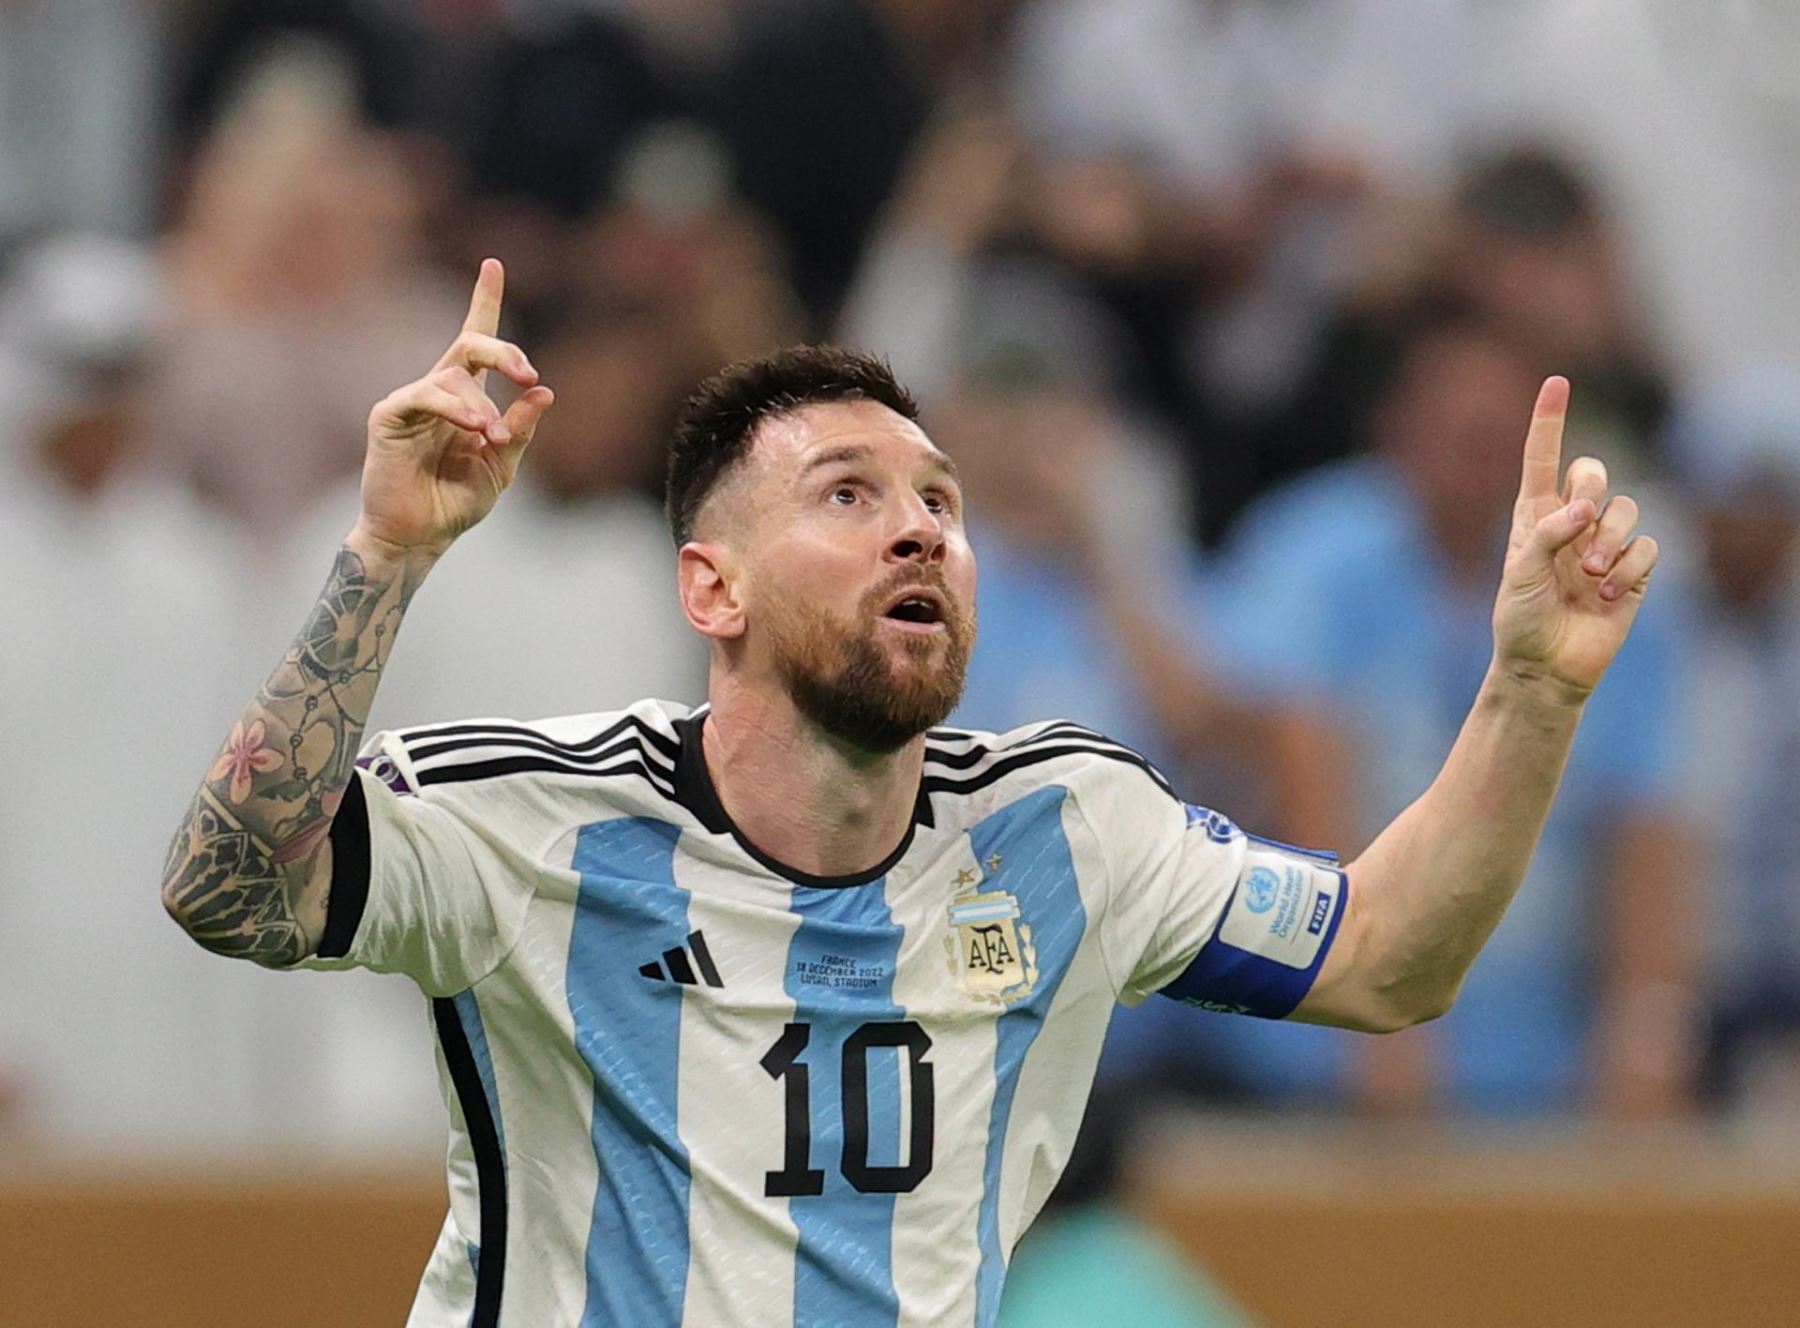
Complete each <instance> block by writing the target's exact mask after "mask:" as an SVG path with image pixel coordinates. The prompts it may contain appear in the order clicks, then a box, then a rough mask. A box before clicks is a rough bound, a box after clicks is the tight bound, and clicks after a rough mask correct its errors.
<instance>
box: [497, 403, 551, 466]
mask: <svg viewBox="0 0 1800 1328" xmlns="http://www.w3.org/2000/svg"><path fill="white" fill-rule="evenodd" d="M555 400H556V394H555V393H554V392H552V391H551V390H550V389H549V388H547V387H545V386H543V385H542V384H541V383H540V384H539V385H538V386H536V387H532V388H528V389H527V390H526V391H525V392H524V394H523V395H521V396H520V397H519V399H518V400H517V401H515V402H513V403H512V405H510V406H508V407H507V408H506V414H505V415H504V416H503V417H502V419H503V421H504V422H505V424H506V427H507V429H508V430H510V431H511V433H512V441H511V442H509V443H506V444H503V445H500V446H497V447H495V448H494V449H493V450H494V451H495V452H496V453H497V454H498V456H499V458H500V460H501V463H502V464H503V465H504V466H505V467H506V482H507V483H508V484H510V483H512V478H513V476H514V475H517V474H518V473H519V462H521V461H522V460H524V459H525V449H526V448H527V447H528V446H530V444H531V438H532V435H533V434H535V433H536V432H537V427H538V421H539V420H541V419H542V418H543V415H544V412H545V411H546V410H549V409H550V406H551V404H552V403H553V402H555Z"/></svg>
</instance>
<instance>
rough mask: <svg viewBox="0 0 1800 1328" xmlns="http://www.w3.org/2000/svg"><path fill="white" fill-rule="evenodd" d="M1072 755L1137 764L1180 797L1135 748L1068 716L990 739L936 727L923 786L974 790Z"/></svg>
mask: <svg viewBox="0 0 1800 1328" xmlns="http://www.w3.org/2000/svg"><path fill="white" fill-rule="evenodd" d="M950 744H955V745H954V746H952V745H950ZM1068 756H1097V757H1100V758H1101V759H1102V760H1108V761H1118V762H1121V763H1123V764H1125V765H1130V766H1134V767H1136V768H1137V769H1139V770H1142V771H1143V772H1144V774H1145V775H1147V776H1148V777H1149V778H1150V780H1151V782H1152V783H1154V784H1155V785H1156V786H1157V787H1158V788H1159V789H1161V790H1162V791H1163V792H1164V793H1166V794H1168V796H1169V797H1171V798H1175V799H1176V801H1180V799H1179V797H1178V796H1177V794H1176V793H1175V790H1174V788H1173V787H1172V786H1171V785H1170V783H1169V781H1168V780H1167V779H1166V778H1164V776H1163V773H1162V771H1160V770H1158V769H1157V768H1156V767H1155V766H1153V765H1152V764H1150V762H1149V761H1147V760H1145V759H1144V758H1143V757H1142V756H1140V755H1139V754H1138V753H1137V752H1134V751H1132V750H1131V748H1129V747H1127V746H1125V745H1124V744H1123V743H1117V742H1114V741H1113V740H1112V739H1111V738H1108V737H1107V736H1105V735H1104V734H1102V733H1096V732H1095V731H1094V730H1093V729H1090V728H1084V727H1083V726H1081V725H1080V724H1075V723H1072V722H1070V721H1068V720H1058V721H1056V722H1054V723H1050V724H1045V725H1042V726H1040V727H1038V728H1034V729H1032V730H1030V731H1029V732H1027V733H1026V735H1025V736H1024V737H1022V738H1014V739H1012V740H1010V741H1007V742H999V741H994V740H989V739H988V735H985V734H976V733H964V732H961V731H959V730H955V729H934V730H932V732H931V734H930V735H929V736H928V739H927V741H926V744H925V779H924V791H925V792H926V793H928V794H929V793H960V794H968V793H974V792H976V791H977V790H980V789H983V788H986V787H987V786H988V785H989V784H992V783H994V782H995V781H996V780H1000V779H1004V778H1005V777H1006V776H1007V775H1010V774H1012V773H1013V772H1014V771H1016V770H1021V769H1024V768H1025V767H1027V766H1033V765H1038V764H1040V763H1042V762H1044V761H1052V760H1056V759H1058V758H1059V757H1068Z"/></svg>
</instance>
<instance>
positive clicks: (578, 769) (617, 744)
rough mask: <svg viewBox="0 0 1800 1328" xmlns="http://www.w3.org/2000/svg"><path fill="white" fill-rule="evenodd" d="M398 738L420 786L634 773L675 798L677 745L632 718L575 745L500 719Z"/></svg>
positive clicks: (419, 731) (421, 730)
mask: <svg viewBox="0 0 1800 1328" xmlns="http://www.w3.org/2000/svg"><path fill="white" fill-rule="evenodd" d="M400 740H401V742H402V743H403V744H404V746H405V748H406V754H407V757H408V758H409V759H410V760H411V762H412V766H413V770H414V771H415V774H416V782H417V783H418V785H419V786H420V787H421V788H424V787H426V786H429V785H432V784H447V783H463V782H467V781H470V780H478V779H494V778H498V777H499V776H501V775H516V774H524V773H543V774H562V775H577V776H582V777H586V778H595V779H598V778H605V777H608V776H613V775H637V776H639V777H641V778H642V779H643V780H645V781H646V782H647V783H648V784H649V785H650V786H651V787H652V788H654V789H655V790H656V791H657V792H658V793H660V794H662V795H663V796H664V797H665V798H669V799H671V800H673V799H674V798H675V758H676V755H677V753H678V752H679V751H680V745H679V744H678V743H677V741H676V739H675V738H674V736H673V735H671V734H669V733H665V732H663V731H662V730H661V729H659V728H657V727H656V726H654V725H653V724H651V723H649V722H647V721H646V720H644V719H643V718H641V717H640V716H637V715H631V714H627V715H623V716H621V717H620V718H618V719H617V720H615V721H614V722H613V723H611V724H608V725H607V726H606V727H605V728H602V729H601V730H600V731H599V732H597V733H594V734H592V735H590V736H588V737H585V738H581V739H579V740H575V741H570V740H567V739H560V738H554V737H551V736H550V735H549V734H547V733H545V732H544V731H543V730H542V729H539V728H537V727H535V726H532V725H527V724H515V723H510V722H508V721H504V720H495V721H491V722H484V721H474V722H470V723H465V724H441V725H435V726H432V727H428V728H417V729H407V730H404V731H402V733H401V734H400Z"/></svg>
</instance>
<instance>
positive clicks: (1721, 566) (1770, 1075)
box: [1670, 360, 1800, 1118]
mask: <svg viewBox="0 0 1800 1328" xmlns="http://www.w3.org/2000/svg"><path fill="white" fill-rule="evenodd" d="M1670 450H1671V453H1672V457H1671V459H1672V461H1673V462H1674V464H1675V468H1676V475H1677V479H1678V481H1679V484H1680V489H1681V493H1682V495H1683V496H1684V497H1685V498H1686V499H1687V500H1688V501H1689V502H1690V503H1691V504H1692V506H1693V509H1694V516H1695V519H1696V522H1697V527H1698V530H1697V533H1698V536H1699V538H1698V540H1697V541H1696V543H1697V546H1698V548H1697V552H1698V555H1699V558H1698V561H1699V563H1700V567H1699V569H1698V579H1699V580H1700V581H1701V583H1702V587H1703V589H1704V592H1705V593H1704V595H1703V597H1702V600H1701V603H1702V606H1703V610H1702V613H1701V615H1700V621H1699V627H1700V630H1699V631H1698V633H1697V634H1696V639H1697V641H1698V660H1697V666H1698V670H1699V676H1700V677H1703V678H1705V679H1706V686H1705V687H1703V688H1700V689H1699V690H1698V691H1697V692H1696V694H1695V706H1696V708H1697V711H1698V719H1699V722H1698V723H1697V724H1696V725H1695V730H1694V739H1695V747H1694V750H1693V752H1692V755H1691V758H1690V760H1689V762H1688V768H1687V772H1688V775H1689V776H1690V778H1691V781H1692V784H1693V797H1694V799H1695V801H1696V804H1697V806H1698V809H1699V811H1700V822H1699V824H1700V826H1701V828H1702V829H1703V830H1704V831H1705V833H1706V837H1707V842H1708V846H1709V848H1710V849H1711V851H1712V852H1711V860H1710V862H1709V863H1708V866H1709V868H1710V870H1709V871H1707V872H1706V873H1705V879H1707V880H1708V881H1710V882H1711V888H1710V890H1709V891H1708V892H1707V898H1706V902H1707V907H1706V916H1707V917H1708V918H1710V919H1712V920H1713V922H1712V926H1711V927H1710V928H1709V936H1708V939H1709V941H1710V942H1711V947H1710V949H1711V953H1710V955H1709V959H1710V961H1711V962H1710V966H1709V977H1710V984H1709V985H1710V1000H1711V1004H1712V1007H1713V1021H1714V1045H1713V1048H1712V1052H1713V1063H1712V1065H1711V1076H1710V1077H1711V1084H1710V1087H1711V1088H1712V1089H1713V1091H1714V1092H1715V1093H1717V1094H1718V1095H1720V1096H1721V1097H1722V1098H1728V1099H1735V1101H1736V1104H1737V1105H1738V1106H1740V1107H1741V1108H1742V1109H1745V1110H1748V1111H1754V1112H1757V1113H1759V1114H1775V1115H1785V1116H1788V1117H1790V1118H1791V1116H1792V1115H1793V1113H1794V1112H1795V1111H1796V1110H1797V1109H1800V1096H1796V1093H1797V1092H1800V365H1796V364H1795V363H1794V362H1792V361H1789V360H1770V361H1762V362H1758V363H1752V364H1747V365H1744V366H1742V367H1741V368H1739V369H1738V370H1736V371H1734V372H1732V373H1728V374H1718V375H1712V376H1709V378H1708V379H1706V380H1704V381H1703V382H1702V383H1700V384H1698V385H1696V386H1695V387H1694V388H1693V389H1691V390H1690V391H1689V393H1688V394H1687V396H1686V398H1685V399H1684V401H1683V402H1682V405H1681V409H1680V411H1679V412H1678V414H1677V416H1676V420H1675V424H1674V427H1673V429H1672V430H1671V433H1670Z"/></svg>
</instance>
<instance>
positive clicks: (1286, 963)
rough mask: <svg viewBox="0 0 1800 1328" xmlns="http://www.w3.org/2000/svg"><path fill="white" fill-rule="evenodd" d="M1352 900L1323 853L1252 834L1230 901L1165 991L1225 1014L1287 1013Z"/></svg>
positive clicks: (1320, 962)
mask: <svg viewBox="0 0 1800 1328" xmlns="http://www.w3.org/2000/svg"><path fill="white" fill-rule="evenodd" d="M1349 900H1350V880H1349V878H1348V877H1347V876H1345V875H1344V873H1343V872H1342V871H1341V870H1339V868H1338V866H1337V864H1336V862H1335V861H1332V860H1330V859H1328V858H1327V857H1325V856H1324V855H1319V854H1313V853H1310V852H1307V851H1305V850H1294V849H1289V848H1286V847H1285V846H1282V847H1279V848H1278V847H1275V846H1273V845H1267V844H1266V843H1258V842H1254V841H1253V842H1252V843H1251V845H1250V849H1249V851H1248V852H1247V853H1246V854H1245V855H1244V869H1243V872H1242V873H1241V874H1240V875H1239V877H1238V883H1237V888H1236V889H1235V890H1234V891H1233V892H1232V896H1231V902H1230V903H1229V904H1227V905H1226V906H1225V912H1224V914H1223V915H1222V916H1221V917H1220V918H1219V925H1218V926H1217V927H1215V928H1214V929H1213V934H1212V937H1211V939H1210V940H1208V941H1207V943H1206V944H1205V945H1203V946H1201V947H1200V953H1198V954H1197V955H1195V956H1194V960H1193V962H1192V963H1190V964H1189V965H1188V966H1187V968H1186V969H1185V970H1183V972H1182V974H1181V976H1180V977H1178V978H1176V979H1175V980H1174V981H1173V982H1171V983H1169V984H1168V986H1166V987H1163V988H1162V989H1161V993H1162V995H1164V996H1168V997H1171V998H1172V999H1174V1000H1178V1001H1185V1002H1186V1003H1187V1004H1189V1005H1198V1006H1200V1007H1201V1008H1202V1009H1207V1010H1217V1011H1221V1012H1223V1013H1226V1014H1251V1015H1257V1016H1259V1017H1260V1018H1263V1019H1285V1018H1287V1017H1288V1016H1289V1015H1290V1014H1292V1013H1293V1012H1294V1009H1295V1007H1296V1006H1298V1005H1299V1004H1300V1002H1301V1001H1302V1000H1303V999H1305V997H1306V993H1307V992H1309V991H1311V990H1312V984H1313V980H1314V979H1315V978H1317V977H1318V976H1319V969H1320V967H1321V966H1322V965H1323V964H1324V963H1325V956H1326V955H1328V954H1330V953H1331V943H1332V941H1334V940H1335V939H1336V938H1337V932H1338V924H1339V923H1340V922H1342V921H1343V917H1344V907H1345V905H1346V904H1348V903H1349Z"/></svg>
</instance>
